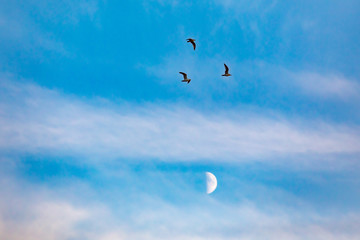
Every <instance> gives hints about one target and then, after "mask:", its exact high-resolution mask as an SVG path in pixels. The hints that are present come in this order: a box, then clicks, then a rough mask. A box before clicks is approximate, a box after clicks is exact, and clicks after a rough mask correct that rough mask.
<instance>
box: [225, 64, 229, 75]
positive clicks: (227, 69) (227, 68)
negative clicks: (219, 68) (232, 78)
mask: <svg viewBox="0 0 360 240" xmlns="http://www.w3.org/2000/svg"><path fill="white" fill-rule="evenodd" d="M224 66H225V74H228V73H229V67H228V66H226V64H225V63H224Z"/></svg>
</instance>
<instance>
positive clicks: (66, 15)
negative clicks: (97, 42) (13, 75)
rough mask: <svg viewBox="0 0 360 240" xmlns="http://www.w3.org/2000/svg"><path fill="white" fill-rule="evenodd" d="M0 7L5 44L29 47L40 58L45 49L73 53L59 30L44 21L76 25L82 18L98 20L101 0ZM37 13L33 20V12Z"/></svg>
mask: <svg viewBox="0 0 360 240" xmlns="http://www.w3.org/2000/svg"><path fill="white" fill-rule="evenodd" d="M2 5H4V8H3V9H1V10H0V34H1V40H2V41H3V44H4V45H5V47H7V48H8V47H9V46H11V48H13V49H21V50H26V51H29V52H31V53H33V52H34V53H36V54H34V57H36V58H41V57H42V55H43V54H42V51H49V52H54V53H57V54H61V55H64V56H71V53H70V52H69V50H68V49H67V47H66V46H64V44H63V43H62V41H61V40H60V38H59V36H57V35H58V34H57V33H56V32H50V31H48V30H47V29H44V28H43V27H41V24H40V23H42V22H46V23H47V24H49V23H50V24H53V25H58V24H60V25H63V26H66V25H76V24H78V22H79V21H80V19H81V18H82V17H85V18H87V19H89V20H91V21H93V20H94V19H95V17H96V16H95V15H96V12H97V10H98V1H96V0H94V1H85V0H76V1H51V2H49V1H32V2H26V3H23V2H19V1H11V2H6V3H3V4H2ZM35 13H36V14H37V19H34V17H33V14H35Z"/></svg>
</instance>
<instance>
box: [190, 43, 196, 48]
mask: <svg viewBox="0 0 360 240" xmlns="http://www.w3.org/2000/svg"><path fill="white" fill-rule="evenodd" d="M190 42H191V44H192V45H193V46H194V50H195V48H196V44H195V42H194V41H190Z"/></svg>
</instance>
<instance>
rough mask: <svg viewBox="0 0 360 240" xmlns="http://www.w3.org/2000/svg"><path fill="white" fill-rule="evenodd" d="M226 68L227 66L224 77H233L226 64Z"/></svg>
mask: <svg viewBox="0 0 360 240" xmlns="http://www.w3.org/2000/svg"><path fill="white" fill-rule="evenodd" d="M224 66H225V74H223V75H222V76H224V77H229V76H231V74H230V73H229V67H228V66H226V64H225V63H224Z"/></svg>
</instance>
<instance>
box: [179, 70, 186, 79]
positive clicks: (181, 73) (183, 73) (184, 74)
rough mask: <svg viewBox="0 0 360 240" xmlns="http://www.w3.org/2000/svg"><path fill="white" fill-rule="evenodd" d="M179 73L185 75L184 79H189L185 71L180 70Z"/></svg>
mask: <svg viewBox="0 0 360 240" xmlns="http://www.w3.org/2000/svg"><path fill="white" fill-rule="evenodd" d="M179 73H180V74H182V75H183V76H184V79H187V74H186V73H183V72H179Z"/></svg>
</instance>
